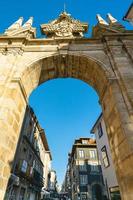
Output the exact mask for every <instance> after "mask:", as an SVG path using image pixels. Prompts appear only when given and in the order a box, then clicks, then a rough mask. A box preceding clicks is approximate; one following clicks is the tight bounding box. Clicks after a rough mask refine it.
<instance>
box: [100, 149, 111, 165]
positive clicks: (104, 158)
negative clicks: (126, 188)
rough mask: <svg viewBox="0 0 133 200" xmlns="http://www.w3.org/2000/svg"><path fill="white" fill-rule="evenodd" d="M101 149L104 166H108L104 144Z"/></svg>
mask: <svg viewBox="0 0 133 200" xmlns="http://www.w3.org/2000/svg"><path fill="white" fill-rule="evenodd" d="M101 151H102V159H103V164H104V167H108V166H109V159H108V154H107V150H106V146H104V147H103V148H102V149H101Z"/></svg>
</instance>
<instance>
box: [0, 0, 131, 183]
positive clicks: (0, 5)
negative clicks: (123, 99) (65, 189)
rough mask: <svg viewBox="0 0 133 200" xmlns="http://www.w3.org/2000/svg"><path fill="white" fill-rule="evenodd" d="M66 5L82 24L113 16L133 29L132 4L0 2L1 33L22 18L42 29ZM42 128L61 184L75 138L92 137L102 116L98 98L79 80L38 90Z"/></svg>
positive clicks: (108, 0) (124, 0) (103, 0)
mask: <svg viewBox="0 0 133 200" xmlns="http://www.w3.org/2000/svg"><path fill="white" fill-rule="evenodd" d="M64 2H65V3H66V7H67V9H66V10H67V11H68V12H69V13H71V14H72V16H73V17H74V18H76V19H79V20H81V21H85V22H88V23H89V35H90V34H91V27H92V26H93V25H95V24H96V14H97V13H99V14H101V16H102V17H103V18H106V14H107V13H108V12H110V13H112V15H113V16H114V17H116V18H117V19H118V20H119V21H120V22H121V23H123V24H124V25H125V26H126V27H127V28H128V29H131V28H132V27H131V26H130V25H129V24H128V23H127V22H123V21H122V18H123V16H124V15H125V13H126V11H127V9H128V7H129V6H130V4H131V2H132V0H37V1H35V0H19V1H18V0H1V1H0V32H1V33H2V32H3V31H4V30H5V29H6V28H7V27H8V26H9V25H10V24H11V23H13V22H14V21H15V20H17V18H18V17H20V16H23V17H24V19H25V20H27V19H28V18H29V17H30V16H33V17H34V26H35V27H37V29H38V36H39V37H41V35H40V31H39V26H40V24H42V23H47V22H48V21H49V20H52V19H55V18H57V16H58V15H59V14H60V12H61V11H62V10H63V6H64ZM30 104H31V106H32V107H33V109H34V111H35V113H36V115H37V117H38V119H39V121H40V124H41V125H42V127H43V128H44V129H45V131H46V135H47V138H48V143H49V146H50V149H51V151H52V156H53V168H54V169H55V170H56V171H57V175H58V181H59V183H61V182H62V181H63V178H64V172H65V169H66V163H67V154H68V152H69V151H70V149H71V146H72V144H73V142H74V139H75V138H78V137H81V136H82V137H89V131H90V129H91V127H92V125H93V123H94V122H95V120H96V119H97V117H98V115H99V114H100V112H101V110H100V106H99V104H98V96H97V95H96V92H95V91H94V90H93V89H92V88H91V87H89V86H88V85H87V84H86V83H84V82H82V81H80V80H76V79H56V80H52V81H48V82H46V83H45V84H42V85H41V86H39V87H38V88H37V89H36V90H35V91H34V92H33V93H32V95H31V96H30Z"/></svg>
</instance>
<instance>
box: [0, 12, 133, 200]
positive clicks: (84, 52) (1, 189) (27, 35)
mask: <svg viewBox="0 0 133 200" xmlns="http://www.w3.org/2000/svg"><path fill="white" fill-rule="evenodd" d="M107 18H108V21H105V20H104V19H103V18H102V17H101V16H100V15H97V20H98V22H97V25H96V26H94V27H93V30H92V36H91V37H90V38H85V37H84V33H86V32H87V29H88V24H87V23H82V22H80V21H78V20H75V19H73V18H72V17H71V16H70V15H69V14H68V13H66V12H65V11H64V12H62V13H61V14H60V15H59V17H58V18H57V19H55V20H53V21H51V22H49V23H48V24H42V25H41V33H42V35H45V37H44V36H42V37H41V38H37V37H36V28H34V27H32V21H33V18H30V19H29V20H28V21H27V22H25V23H24V24H23V18H19V19H18V20H17V21H16V22H15V23H14V24H12V25H11V26H10V27H9V28H8V29H7V30H5V32H4V33H3V34H1V35H0V130H1V133H0V200H3V198H4V195H5V190H6V187H7V182H8V179H9V177H10V173H11V167H12V163H13V159H14V155H15V150H16V146H17V142H18V138H19V133H20V130H21V125H22V121H23V116H24V113H25V108H26V105H27V103H28V98H29V96H30V94H31V92H32V91H33V90H34V89H35V88H36V87H38V86H39V85H40V84H42V83H44V82H46V81H48V80H51V79H55V78H68V77H73V78H76V79H80V80H83V81H84V82H86V83H88V84H89V85H91V86H92V87H93V88H94V89H95V90H96V92H97V94H98V95H99V101H100V104H101V107H102V111H103V116H104V120H105V122H106V128H107V133H108V138H109V143H110V147H111V151H112V157H113V161H114V165H115V170H116V174H117V178H118V182H119V186H120V191H121V196H122V199H123V200H132V199H133V31H128V30H126V29H125V28H124V27H123V26H122V24H120V23H119V22H118V21H117V20H116V19H115V18H113V17H112V16H111V15H110V14H108V16H107ZM53 134H54V133H53Z"/></svg>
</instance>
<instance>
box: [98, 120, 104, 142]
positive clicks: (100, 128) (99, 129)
mask: <svg viewBox="0 0 133 200" xmlns="http://www.w3.org/2000/svg"><path fill="white" fill-rule="evenodd" d="M102 135H103V129H102V126H101V123H100V124H99V125H98V136H99V138H100V137H102Z"/></svg>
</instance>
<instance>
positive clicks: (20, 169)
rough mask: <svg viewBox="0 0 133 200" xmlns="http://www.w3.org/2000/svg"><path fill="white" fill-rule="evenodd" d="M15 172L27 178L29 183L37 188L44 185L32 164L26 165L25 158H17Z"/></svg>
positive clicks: (41, 177)
mask: <svg viewBox="0 0 133 200" xmlns="http://www.w3.org/2000/svg"><path fill="white" fill-rule="evenodd" d="M15 174H16V175H18V176H19V177H23V178H25V179H27V180H29V181H30V183H31V184H34V185H36V186H37V187H39V188H42V187H43V186H44V178H43V176H42V175H41V174H40V173H39V172H38V171H37V170H36V169H34V168H33V167H32V166H30V165H28V163H27V161H26V160H19V162H18V164H17V165H16V169H15Z"/></svg>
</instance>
